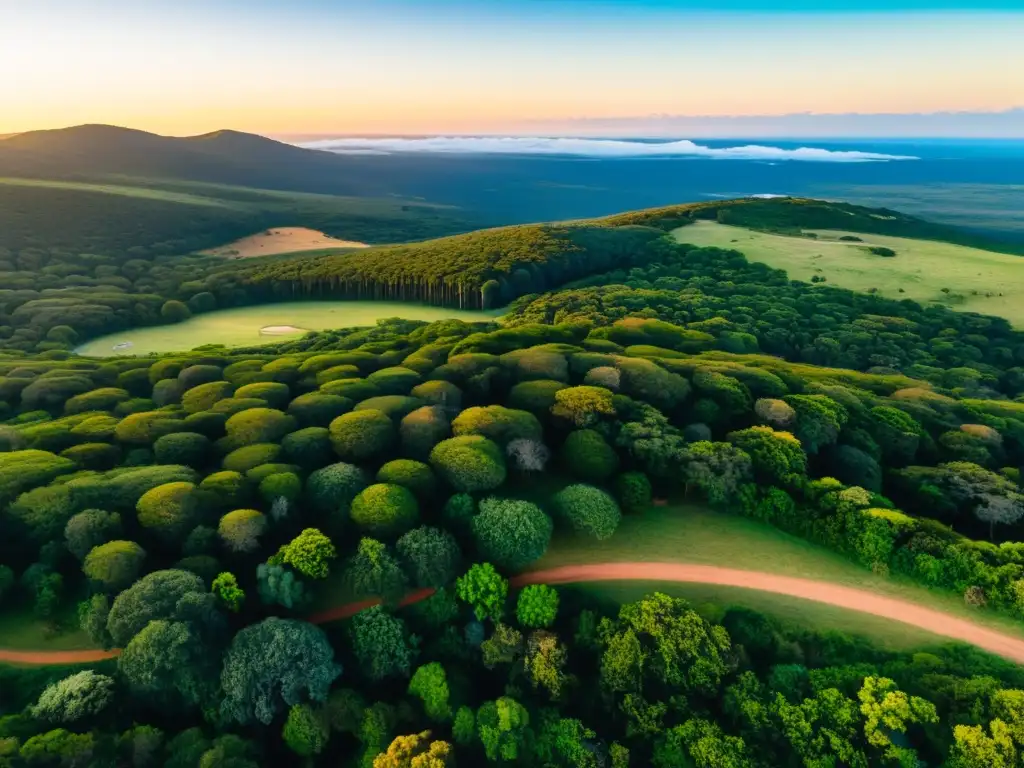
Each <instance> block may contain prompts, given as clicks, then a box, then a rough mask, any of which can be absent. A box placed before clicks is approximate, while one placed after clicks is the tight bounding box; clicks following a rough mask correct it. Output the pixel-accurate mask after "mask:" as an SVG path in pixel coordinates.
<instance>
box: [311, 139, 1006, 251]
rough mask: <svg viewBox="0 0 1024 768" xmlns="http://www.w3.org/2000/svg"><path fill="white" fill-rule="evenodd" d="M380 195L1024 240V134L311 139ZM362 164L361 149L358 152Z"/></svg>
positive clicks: (515, 216) (510, 215)
mask: <svg viewBox="0 0 1024 768" xmlns="http://www.w3.org/2000/svg"><path fill="white" fill-rule="evenodd" d="M294 143H296V144H299V145H301V146H306V147H310V148H315V149H320V150H324V151H333V152H339V153H341V154H345V155H350V156H352V155H358V156H359V157H358V161H359V162H358V166H359V173H360V174H372V175H373V176H374V178H375V179H376V181H377V185H378V188H379V189H380V190H381V191H382V193H384V194H389V195H397V196H402V197H410V198H421V199H424V200H428V201H430V202H432V203H442V204H448V205H454V206H459V207H461V208H464V209H467V210H469V211H472V212H474V213H475V214H477V215H478V216H480V217H481V219H482V220H483V221H484V222H487V223H494V224H506V223H517V222H527V221H544V220H564V219H574V218H585V217H590V216H601V215H604V214H609V213H615V212H619V211H624V210H631V209H636V208H646V207H651V206H659V205H668V204H672V203H679V202H690V201H699V200H711V199H715V198H730V197H742V196H748V195H765V194H771V195H794V196H808V197H820V198H826V199H836V200H847V201H850V202H855V203H861V204H865V205H872V206H882V207H889V208H894V209H897V210H901V211H905V212H907V213H912V214H916V215H920V216H924V217H926V218H930V219H933V220H936V221H942V222H944V223H950V224H956V225H959V226H963V227H967V228H971V229H976V230H979V231H984V232H987V233H989V234H996V235H999V236H1001V237H1006V238H1012V239H1015V240H1024V139H1022V140H1001V139H1000V140H983V139H969V140H968V139H965V140H950V139H941V140H940V139H848V140H823V139H803V140H801V139H786V140H779V139H761V140H758V139H747V138H744V139H736V140H729V139H718V140H699V141H697V142H691V141H687V140H686V139H682V138H680V139H664V138H660V139H635V138H616V137H607V138H592V137H585V138H583V137H581V138H523V137H492V136H488V137H371V138H359V137H316V138H312V137H305V138H304V139H303V140H301V141H300V140H294ZM352 159H353V160H356V157H353V158H352Z"/></svg>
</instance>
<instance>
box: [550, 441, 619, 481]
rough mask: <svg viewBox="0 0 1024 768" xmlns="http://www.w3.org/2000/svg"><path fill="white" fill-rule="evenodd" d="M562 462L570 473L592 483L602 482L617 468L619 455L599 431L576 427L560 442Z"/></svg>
mask: <svg viewBox="0 0 1024 768" xmlns="http://www.w3.org/2000/svg"><path fill="white" fill-rule="evenodd" d="M561 458H562V464H563V465H564V466H565V468H566V469H568V470H569V472H570V473H572V474H573V475H575V476H576V477H578V478H580V479H581V480H586V481H588V482H592V483H598V482H602V481H604V480H607V479H608V478H609V477H611V476H613V475H614V474H615V473H616V472H617V471H618V469H619V456H618V454H617V453H615V449H614V448H612V447H611V446H610V445H608V443H607V441H605V439H604V437H602V436H601V433H600V432H597V431H596V430H593V429H577V430H575V431H573V432H570V433H569V436H568V437H567V438H566V439H565V442H564V443H563V444H562V451H561Z"/></svg>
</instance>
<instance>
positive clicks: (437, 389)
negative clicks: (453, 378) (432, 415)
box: [409, 381, 462, 411]
mask: <svg viewBox="0 0 1024 768" xmlns="http://www.w3.org/2000/svg"><path fill="white" fill-rule="evenodd" d="M409 394H411V395H412V396H413V397H418V398H419V399H420V400H422V401H423V402H425V403H427V404H428V405H439V406H441V407H442V408H445V409H448V410H452V411H458V410H460V409H461V407H462V390H461V389H459V388H458V387H457V386H455V385H454V384H452V383H451V382H450V381H425V382H423V383H422V384H418V385H417V386H415V387H413V388H412V391H411V392H410V393H409Z"/></svg>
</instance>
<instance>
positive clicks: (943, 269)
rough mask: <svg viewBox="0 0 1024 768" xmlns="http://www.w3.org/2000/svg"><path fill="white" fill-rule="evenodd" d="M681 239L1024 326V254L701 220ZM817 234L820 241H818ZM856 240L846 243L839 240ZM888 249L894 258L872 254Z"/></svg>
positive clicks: (800, 275) (797, 272)
mask: <svg viewBox="0 0 1024 768" xmlns="http://www.w3.org/2000/svg"><path fill="white" fill-rule="evenodd" d="M673 234H674V236H675V238H676V239H677V240H678V241H679V242H683V243H691V244H693V245H698V246H714V247H717V248H730V249H733V250H737V251H740V252H741V253H743V254H744V255H746V257H747V258H748V259H750V260H751V261H759V262H763V263H765V264H768V265H769V266H772V267H776V268H778V269H784V270H785V271H786V272H787V273H788V274H789V276H790V277H791V278H793V279H795V280H804V281H808V282H810V281H811V280H812V278H824V280H825V283H824V284H825V285H832V286H837V287H840V288H849V289H851V290H854V291H864V292H872V293H878V294H880V295H882V296H885V297H887V298H891V299H913V300H915V301H918V302H921V303H922V304H931V303H941V304H943V305H945V306H947V307H949V308H951V309H956V310H960V311H965V312H980V313H982V314H987V315H996V316H998V317H1005V318H1006V319H1007V320H1009V321H1010V322H1011V323H1013V325H1014V326H1017V327H1024V279H1022V278H1024V261H1022V260H1021V257H1020V256H1013V255H1010V254H1004V253H994V252H992V251H983V250H979V249H977V248H969V247H966V246H962V245H953V244H951V243H942V242H937V241H932V240H914V239H909V238H903V237H889V236H885V235H867V234H859V233H857V232H843V231H838V230H808V231H805V236H804V237H800V236H796V235H779V234H773V233H769V232H756V231H753V230H749V229H744V228H742V227H732V226H728V225H724V224H719V223H717V222H712V221H698V222H696V223H694V224H692V225H690V226H686V227H682V228H681V229H677V230H675V232H674V233H673ZM814 236H816V237H814ZM844 236H846V237H858V238H860V239H861V241H860V242H857V241H843V240H840V239H839V238H841V237H844ZM872 247H883V248H888V249H890V250H892V251H895V252H896V255H895V256H893V257H886V256H879V255H877V254H874V253H872V252H871V251H870V250H869V249H870V248H872Z"/></svg>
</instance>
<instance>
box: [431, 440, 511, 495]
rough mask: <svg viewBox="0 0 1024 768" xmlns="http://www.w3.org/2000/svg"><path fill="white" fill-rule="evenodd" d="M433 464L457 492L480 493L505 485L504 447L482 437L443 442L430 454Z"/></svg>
mask: <svg viewBox="0 0 1024 768" xmlns="http://www.w3.org/2000/svg"><path fill="white" fill-rule="evenodd" d="M430 464H431V465H432V466H433V467H434V470H435V471H436V472H437V473H438V475H440V476H441V477H442V478H443V479H444V480H445V481H446V482H448V484H449V485H451V486H452V487H453V488H455V490H457V491H462V492H463V493H476V492H478V491H489V490H492V489H494V488H497V487H498V486H499V485H501V484H502V483H504V482H505V477H506V474H507V469H506V466H505V457H504V455H503V454H502V452H501V448H499V447H498V445H497V444H496V443H494V442H492V441H491V440H488V439H487V438H486V437H482V436H481V435H464V436H462V437H453V438H450V439H448V440H443V441H441V442H440V443H438V444H437V445H436V446H434V448H433V450H432V451H431V452H430Z"/></svg>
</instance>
